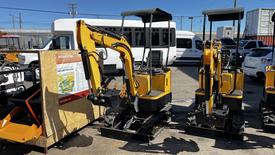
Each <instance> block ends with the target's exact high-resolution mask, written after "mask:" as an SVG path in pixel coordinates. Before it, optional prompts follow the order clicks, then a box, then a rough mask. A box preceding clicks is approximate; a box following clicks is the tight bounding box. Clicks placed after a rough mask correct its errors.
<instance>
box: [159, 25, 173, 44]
mask: <svg viewBox="0 0 275 155" xmlns="http://www.w3.org/2000/svg"><path fill="white" fill-rule="evenodd" d="M161 34H162V37H161V43H160V46H167V45H168V29H162V33H161ZM170 46H175V29H170Z"/></svg>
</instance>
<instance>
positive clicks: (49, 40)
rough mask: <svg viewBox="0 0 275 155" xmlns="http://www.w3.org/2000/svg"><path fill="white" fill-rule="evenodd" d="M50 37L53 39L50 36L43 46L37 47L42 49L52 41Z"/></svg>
mask: <svg viewBox="0 0 275 155" xmlns="http://www.w3.org/2000/svg"><path fill="white" fill-rule="evenodd" d="M52 39H53V38H50V39H49V40H48V41H47V42H46V44H44V45H43V46H40V47H39V48H38V49H44V48H46V46H47V45H48V44H49V43H51V42H52Z"/></svg>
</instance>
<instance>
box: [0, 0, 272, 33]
mask: <svg viewBox="0 0 275 155" xmlns="http://www.w3.org/2000/svg"><path fill="white" fill-rule="evenodd" d="M233 1H234V0H69V1H68V0H0V7H13V8H27V9H37V10H51V11H59V12H69V10H70V9H69V5H68V4H69V3H75V4H77V12H78V13H79V14H80V13H82V14H83V13H89V14H104V15H120V13H121V12H122V11H126V10H138V9H146V8H155V7H159V8H161V9H163V10H165V11H167V12H170V13H171V14H172V15H173V16H174V18H173V20H174V21H175V22H176V23H177V29H181V28H182V29H183V30H190V20H189V19H188V18H187V17H188V16H195V18H194V23H193V31H201V30H202V18H201V17H199V16H201V12H202V11H203V10H208V9H217V8H229V7H233ZM237 7H244V8H245V11H249V10H253V9H256V8H275V0H237ZM19 13H21V17H22V27H23V28H28V29H50V27H51V23H52V22H53V21H54V20H55V19H58V18H70V16H69V14H54V13H40V12H31V11H22V10H8V9H3V8H0V28H12V27H13V24H12V16H13V17H14V19H15V27H16V28H18V27H19V22H18V21H19V20H18V16H19ZM178 16H184V17H183V19H182V23H183V24H182V27H181V24H180V18H179V17H178ZM77 17H87V18H119V17H112V16H104V17H103V16H99V17H97V16H87V15H86V16H84V15H78V16H77ZM244 24H245V19H244V20H243V21H242V29H243V28H244ZM223 25H226V26H231V25H232V22H226V23H223ZM217 26H221V24H214V26H213V27H214V28H213V29H214V30H215V28H216V27H217Z"/></svg>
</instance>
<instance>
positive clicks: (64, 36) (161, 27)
mask: <svg viewBox="0 0 275 155" xmlns="http://www.w3.org/2000/svg"><path fill="white" fill-rule="evenodd" d="M78 20H80V18H79V19H76V18H74V19H58V20H55V21H54V22H53V23H52V33H53V35H54V37H53V39H52V40H51V41H49V43H48V44H47V45H45V48H43V50H49V49H55V50H56V49H62V50H65V49H72V50H77V49H78V45H77V40H76V21H78ZM81 20H84V21H85V23H87V24H89V25H91V26H97V27H101V28H104V29H106V30H109V31H113V32H116V33H120V32H121V20H114V19H86V18H82V19H81ZM146 27H149V25H146ZM170 28H171V29H170V31H171V32H170V35H171V38H170V50H169V56H168V62H167V64H168V65H171V64H172V63H173V61H174V60H175V59H176V23H175V22H171V23H170ZM143 29H144V24H143V23H142V21H138V20H125V21H124V35H125V36H126V37H127V39H128V41H129V43H130V45H131V47H132V52H133V57H134V59H135V62H141V61H142V55H143V47H144V31H143ZM146 37H147V38H148V36H146ZM147 40H148V39H147ZM53 41H54V44H53ZM53 45H54V46H53ZM146 45H148V43H146ZM167 45H168V22H157V23H153V24H152V50H161V51H163V64H166V56H167V50H168V48H167ZM98 49H99V50H100V49H102V48H100V47H99V48H98ZM102 50H103V49H102ZM148 50H149V49H147V50H146V52H145V56H147V54H148ZM107 51H108V58H107V60H105V61H104V70H113V71H114V70H121V69H122V63H121V61H120V59H119V54H118V53H117V52H115V51H113V50H111V49H107ZM37 59H38V58H37V56H36V55H35V56H34V55H32V54H20V56H19V61H20V64H25V65H26V64H31V63H33V62H34V61H35V60H36V61H37Z"/></svg>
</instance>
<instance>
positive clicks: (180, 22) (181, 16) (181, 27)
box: [180, 16, 182, 30]
mask: <svg viewBox="0 0 275 155" xmlns="http://www.w3.org/2000/svg"><path fill="white" fill-rule="evenodd" d="M180 30H182V16H180Z"/></svg>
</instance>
